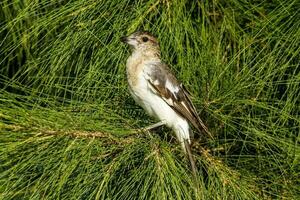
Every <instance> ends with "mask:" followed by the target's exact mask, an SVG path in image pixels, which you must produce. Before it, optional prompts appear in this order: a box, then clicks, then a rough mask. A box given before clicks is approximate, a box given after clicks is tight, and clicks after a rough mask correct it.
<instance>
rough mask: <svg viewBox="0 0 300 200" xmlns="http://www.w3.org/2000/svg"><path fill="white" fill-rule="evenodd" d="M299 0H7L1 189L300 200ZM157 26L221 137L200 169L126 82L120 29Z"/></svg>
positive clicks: (2, 19) (168, 57)
mask: <svg viewBox="0 0 300 200" xmlns="http://www.w3.org/2000/svg"><path fill="white" fill-rule="evenodd" d="M299 13H300V5H299V2H298V1H296V0H287V1H248V0H228V1H221V0H213V1H192V0H150V1H143V0H139V1H133V0H119V1H116V0H114V1H101V0H73V1H67V0H44V1H38V0H2V1H1V2H0V38H1V40H0V198H1V199H184V200H186V199H212V200H214V199H230V200H232V199H299V198H300V163H299V162H300V146H299V139H300V136H299V129H300V117H299V114H300V87H299V86H300V85H299V83H300V67H299V60H300V57H299V53H300V47H299V44H300V29H299V27H300V15H299ZM138 29H145V30H148V31H150V32H152V33H153V34H154V35H156V36H157V37H158V39H159V41H160V45H161V48H162V57H163V59H164V61H165V62H166V63H169V64H170V66H171V68H172V70H173V71H174V73H175V74H176V76H177V77H178V78H179V79H180V80H181V81H182V82H183V83H184V84H185V85H186V87H187V88H188V89H189V90H190V92H191V93H192V95H193V102H194V103H195V105H196V107H197V109H198V111H199V114H200V116H201V118H202V119H203V120H204V121H205V123H206V124H207V126H208V127H209V130H210V131H211V132H212V133H213V134H214V135H215V138H214V139H213V140H208V141H205V142H204V141H203V140H200V139H199V138H200V137H199V135H200V134H199V133H195V139H194V144H193V154H194V155H195V159H196V164H197V168H198V175H197V177H193V175H192V173H191V171H190V167H189V164H188V161H187V159H186V158H185V156H184V154H183V152H182V150H181V149H180V145H179V144H178V143H177V141H176V139H175V138H174V134H173V133H172V131H171V130H169V129H168V128H166V127H163V128H159V129H156V130H153V131H151V132H150V133H149V132H142V131H137V130H138V129H139V128H142V127H144V126H147V125H150V124H152V123H154V122H155V120H154V119H152V118H150V117H148V116H147V114H145V112H144V111H143V110H142V109H141V108H140V107H139V106H137V105H136V104H135V103H134V101H133V100H132V98H131V97H130V95H129V92H128V90H127V86H126V85H127V83H126V76H125V62H126V61H125V60H126V59H127V57H128V56H129V54H130V51H129V50H128V47H126V46H125V45H123V44H121V43H120V41H119V38H120V37H121V36H123V35H127V34H130V33H132V32H133V31H135V30H138Z"/></svg>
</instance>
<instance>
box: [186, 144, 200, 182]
mask: <svg viewBox="0 0 300 200" xmlns="http://www.w3.org/2000/svg"><path fill="white" fill-rule="evenodd" d="M183 142H184V148H185V152H186V155H187V157H188V159H189V161H190V164H191V169H192V172H193V174H194V176H196V175H197V167H196V164H195V160H194V157H193V154H192V150H191V145H190V143H189V141H188V140H187V139H184V140H183Z"/></svg>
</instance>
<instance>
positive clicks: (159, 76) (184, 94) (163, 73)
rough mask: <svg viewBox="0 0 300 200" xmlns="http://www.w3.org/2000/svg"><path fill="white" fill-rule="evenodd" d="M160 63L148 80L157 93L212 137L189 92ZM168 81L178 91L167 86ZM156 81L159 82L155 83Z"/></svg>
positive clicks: (196, 126) (198, 128) (197, 127)
mask: <svg viewBox="0 0 300 200" xmlns="http://www.w3.org/2000/svg"><path fill="white" fill-rule="evenodd" d="M158 64H159V66H157V65H154V69H153V71H152V73H151V74H148V75H149V76H150V78H148V81H149V83H150V85H151V86H152V87H153V88H154V89H155V91H156V94H158V95H159V96H161V97H162V99H164V101H165V102H166V103H167V104H169V106H170V107H172V108H173V109H174V110H175V111H176V113H178V114H179V115H180V116H182V117H183V118H185V119H187V120H188V121H189V122H190V123H191V124H192V125H193V126H194V127H195V128H196V129H197V130H198V131H199V132H203V131H204V132H205V134H206V135H207V136H209V137H210V138H212V134H211V133H210V132H209V131H208V129H207V127H206V126H205V125H204V123H203V121H202V120H201V119H200V117H199V116H198V114H197V112H196V109H195V107H194V105H193V103H192V101H191V100H190V98H189V96H190V94H189V92H188V91H187V90H186V89H185V88H184V86H183V85H182V84H180V83H179V82H178V81H177V79H176V78H175V76H174V75H173V74H172V72H171V71H170V70H169V68H168V67H167V66H166V65H165V64H162V63H158ZM167 81H169V82H170V83H171V84H172V85H173V86H176V87H177V88H178V91H177V92H176V93H173V92H172V91H170V89H169V88H167V87H166V82H167ZM154 82H156V83H158V84H154ZM170 99H171V100H172V103H170Z"/></svg>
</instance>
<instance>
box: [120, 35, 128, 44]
mask: <svg viewBox="0 0 300 200" xmlns="http://www.w3.org/2000/svg"><path fill="white" fill-rule="evenodd" d="M120 40H121V42H124V43H128V37H126V36H123V37H121V38H120Z"/></svg>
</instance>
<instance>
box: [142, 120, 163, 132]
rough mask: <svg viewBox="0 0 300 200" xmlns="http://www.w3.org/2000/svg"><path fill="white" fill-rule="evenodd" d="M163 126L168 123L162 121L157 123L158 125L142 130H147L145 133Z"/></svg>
mask: <svg viewBox="0 0 300 200" xmlns="http://www.w3.org/2000/svg"><path fill="white" fill-rule="evenodd" d="M163 125H166V121H164V120H163V121H160V122H157V123H155V124H152V125H150V126H147V127H145V128H142V130H145V131H150V130H152V129H155V128H157V127H160V126H163Z"/></svg>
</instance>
